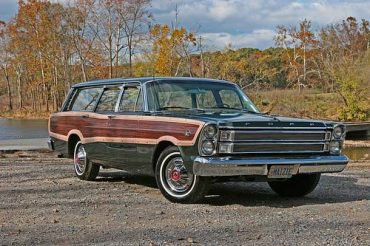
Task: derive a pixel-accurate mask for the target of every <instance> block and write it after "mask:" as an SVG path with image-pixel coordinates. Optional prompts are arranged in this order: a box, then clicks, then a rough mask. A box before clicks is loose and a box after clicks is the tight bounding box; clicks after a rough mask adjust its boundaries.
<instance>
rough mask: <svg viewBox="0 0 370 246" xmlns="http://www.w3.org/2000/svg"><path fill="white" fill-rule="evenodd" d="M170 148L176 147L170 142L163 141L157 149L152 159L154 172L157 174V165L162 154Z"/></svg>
mask: <svg viewBox="0 0 370 246" xmlns="http://www.w3.org/2000/svg"><path fill="white" fill-rule="evenodd" d="M169 146H174V144H173V143H171V142H170V141H162V142H160V143H159V144H158V145H157V147H156V148H155V150H154V154H153V158H152V165H153V172H155V165H156V164H157V161H158V158H159V156H160V154H161V153H162V151H163V150H165V149H166V148H167V147H169Z"/></svg>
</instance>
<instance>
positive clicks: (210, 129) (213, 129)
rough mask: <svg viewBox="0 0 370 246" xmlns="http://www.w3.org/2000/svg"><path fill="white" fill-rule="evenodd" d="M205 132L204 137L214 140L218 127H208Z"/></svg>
mask: <svg viewBox="0 0 370 246" xmlns="http://www.w3.org/2000/svg"><path fill="white" fill-rule="evenodd" d="M203 132H204V136H205V137H206V138H209V139H211V138H214V137H215V136H216V133H217V129H216V126H214V125H208V126H206V127H205V128H204V130H203Z"/></svg>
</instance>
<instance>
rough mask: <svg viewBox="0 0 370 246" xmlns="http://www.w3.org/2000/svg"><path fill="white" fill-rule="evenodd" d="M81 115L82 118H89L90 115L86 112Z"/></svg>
mask: <svg viewBox="0 0 370 246" xmlns="http://www.w3.org/2000/svg"><path fill="white" fill-rule="evenodd" d="M81 117H82V118H89V117H90V116H89V115H88V114H83V115H82V116H81Z"/></svg>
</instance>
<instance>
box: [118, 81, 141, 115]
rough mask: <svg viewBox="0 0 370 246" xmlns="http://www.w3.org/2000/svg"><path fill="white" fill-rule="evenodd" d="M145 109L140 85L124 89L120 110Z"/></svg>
mask: <svg viewBox="0 0 370 246" xmlns="http://www.w3.org/2000/svg"><path fill="white" fill-rule="evenodd" d="M142 110H143V101H142V95H141V90H140V88H138V87H127V88H125V90H124V91H123V95H122V98H121V103H120V105H119V109H118V111H120V112H136V111H142Z"/></svg>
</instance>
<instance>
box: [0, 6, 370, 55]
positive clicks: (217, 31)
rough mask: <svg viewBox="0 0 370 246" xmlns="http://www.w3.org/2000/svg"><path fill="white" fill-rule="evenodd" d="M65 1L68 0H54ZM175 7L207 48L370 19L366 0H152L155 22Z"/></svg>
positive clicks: (8, 12) (9, 9)
mask: <svg viewBox="0 0 370 246" xmlns="http://www.w3.org/2000/svg"><path fill="white" fill-rule="evenodd" d="M54 1H59V2H67V1H68V0H54ZM17 2H18V0H0V19H5V20H9V18H11V17H12V16H14V14H15V13H16V11H17ZM176 5H177V7H178V12H179V16H178V20H179V24H180V25H181V26H184V27H186V28H188V29H191V30H195V31H197V32H198V33H199V34H201V35H202V37H204V38H205V40H206V41H207V44H208V48H212V49H214V48H218V49H222V48H224V47H225V46H227V45H228V44H230V43H231V44H232V46H233V47H235V48H240V47H254V48H260V49H264V48H268V47H271V46H274V43H273V41H272V38H273V36H274V34H275V27H276V26H277V25H281V24H284V25H296V24H297V23H298V22H299V21H300V20H303V19H304V18H307V19H309V20H312V22H313V26H314V28H317V27H319V26H323V25H327V24H329V23H334V22H337V21H340V20H343V19H345V18H346V17H348V16H354V17H356V18H357V19H358V20H360V19H362V18H365V19H368V20H369V19H370V1H369V0H367V1H366V0H353V1H349V0H342V1H341V0H322V1H306V0H305V1H304V0H301V1H288V0H279V1H278V0H253V1H248V0H152V13H153V15H154V18H155V22H157V23H171V22H173V21H174V18H175V6H176Z"/></svg>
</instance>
